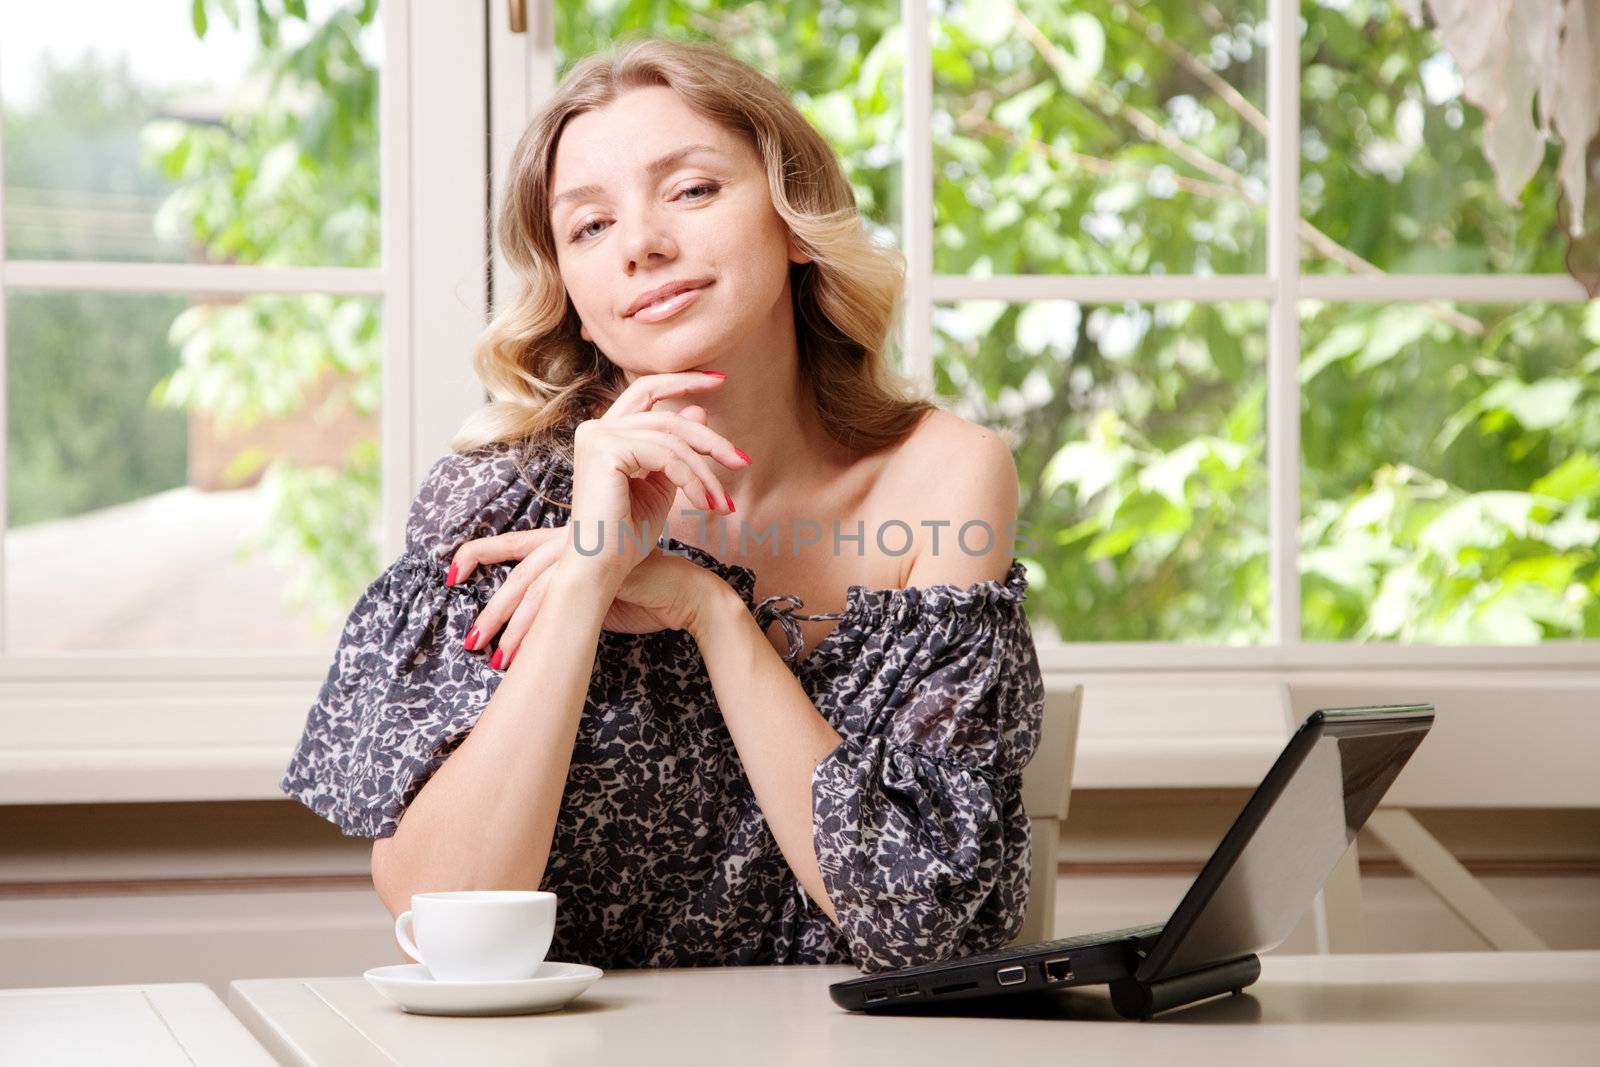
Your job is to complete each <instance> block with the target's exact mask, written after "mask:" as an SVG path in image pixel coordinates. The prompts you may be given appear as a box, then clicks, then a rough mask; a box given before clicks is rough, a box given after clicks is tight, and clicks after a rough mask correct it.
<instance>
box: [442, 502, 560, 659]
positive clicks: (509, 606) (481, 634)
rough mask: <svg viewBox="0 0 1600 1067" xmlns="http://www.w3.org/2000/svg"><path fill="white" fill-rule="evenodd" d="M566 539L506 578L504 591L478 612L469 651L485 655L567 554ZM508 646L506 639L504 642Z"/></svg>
mask: <svg viewBox="0 0 1600 1067" xmlns="http://www.w3.org/2000/svg"><path fill="white" fill-rule="evenodd" d="M564 531H565V527H559V528H557V530H556V531H555V532H557V533H563V532H564ZM566 547H567V544H566V538H565V537H552V538H549V539H547V540H545V542H544V543H543V544H541V545H539V547H537V548H535V549H534V550H533V551H532V552H530V553H529V554H528V557H527V558H526V559H524V560H523V561H522V562H521V563H519V564H517V565H516V566H515V567H513V568H511V573H510V574H508V575H506V580H505V581H504V582H502V583H501V584H500V588H499V589H496V590H495V591H494V595H493V596H491V597H490V598H489V602H488V603H487V604H485V605H484V606H483V610H482V611H480V612H478V617H477V618H476V619H473V620H472V628H471V629H469V630H468V631H467V636H468V638H470V639H471V640H470V642H469V644H468V646H467V647H468V648H469V649H470V650H471V651H473V652H481V651H482V650H484V649H486V648H488V647H489V645H490V643H491V642H493V641H494V640H495V635H496V634H498V633H500V628H501V627H502V626H504V625H505V623H506V621H507V620H508V619H510V618H511V617H512V615H513V614H514V613H515V612H516V608H517V605H518V604H519V603H520V602H521V601H522V598H523V597H524V596H525V595H526V594H527V591H528V589H529V587H530V586H532V585H533V583H534V582H535V581H537V580H538V578H539V576H540V575H542V574H543V573H544V572H545V571H547V570H549V569H550V565H551V564H552V563H554V562H555V561H556V560H557V559H558V558H559V557H560V556H561V553H562V552H563V551H565V550H566ZM501 642H502V643H503V642H504V638H503V637H502V638H501Z"/></svg>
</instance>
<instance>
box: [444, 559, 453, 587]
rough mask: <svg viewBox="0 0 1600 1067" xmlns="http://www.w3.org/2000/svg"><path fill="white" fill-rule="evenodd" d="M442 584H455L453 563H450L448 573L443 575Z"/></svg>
mask: <svg viewBox="0 0 1600 1067" xmlns="http://www.w3.org/2000/svg"><path fill="white" fill-rule="evenodd" d="M444 584H445V585H455V584H456V565H455V564H454V563H452V564H450V573H449V574H447V575H445V576H444Z"/></svg>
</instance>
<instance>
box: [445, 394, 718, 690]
mask: <svg viewBox="0 0 1600 1067" xmlns="http://www.w3.org/2000/svg"><path fill="white" fill-rule="evenodd" d="M721 381H722V379H721V378H719V377H716V376H714V375H708V374H701V373H698V372H685V373H680V374H655V375H645V376H642V377H640V378H639V379H637V380H636V381H635V382H634V383H633V384H632V385H631V386H629V387H628V388H627V389H625V390H624V391H623V392H622V393H621V394H620V395H619V396H618V397H617V399H616V401H615V402H614V403H613V404H612V405H611V407H610V409H608V410H607V412H606V414H605V415H604V416H602V417H601V418H600V419H596V420H590V422H589V423H583V424H580V430H581V429H582V426H588V425H591V423H593V424H601V423H604V424H606V425H605V427H603V429H601V430H595V431H591V432H590V433H589V434H588V435H587V439H588V441H589V442H590V445H591V446H592V447H591V451H590V452H589V455H591V456H594V457H599V458H600V461H601V462H600V463H599V464H594V463H591V464H588V465H587V467H589V468H590V469H599V470H601V471H602V472H605V471H610V472H616V471H617V470H619V469H623V467H622V466H619V461H618V459H617V457H623V458H624V459H623V463H624V464H639V463H641V460H640V458H639V454H637V453H636V452H635V449H636V448H637V449H638V450H639V451H640V452H642V453H643V454H644V455H645V456H647V457H653V458H655V459H656V460H657V461H658V462H661V463H662V464H663V468H650V467H643V473H642V474H631V475H628V476H627V477H626V478H625V479H624V481H623V482H622V485H624V486H626V487H627V505H626V507H627V511H626V515H627V517H628V520H629V521H634V520H637V521H638V522H639V524H640V527H639V528H640V529H641V536H640V538H639V540H640V541H643V542H646V543H647V545H648V550H647V551H646V553H645V554H644V555H642V556H641V555H640V553H639V552H638V547H637V545H635V546H634V547H633V549H632V550H631V551H630V552H629V553H628V554H627V555H622V556H619V555H618V549H617V536H616V535H615V531H616V530H617V529H618V528H619V525H620V524H618V523H617V522H615V521H613V522H607V523H605V524H604V525H603V529H604V530H605V533H606V543H605V544H604V545H603V546H602V551H601V552H599V553H597V554H595V555H592V556H586V555H583V554H581V553H578V552H577V551H576V550H575V549H574V547H573V544H572V529H573V527H572V525H571V524H570V523H569V524H568V525H567V526H561V527H555V528H553V529H539V530H514V531H511V532H509V533H503V534H499V535H496V536H493V537H482V538H478V539H476V540H473V541H468V542H466V543H465V544H463V545H461V546H460V547H459V548H458V549H457V550H456V553H455V557H454V558H453V560H452V562H451V571H452V573H453V574H454V575H455V577H454V578H453V580H452V581H453V582H461V581H465V580H466V579H467V578H468V577H470V576H471V574H472V572H473V571H474V570H475V569H476V568H477V566H478V564H480V563H502V562H505V561H507V560H513V559H514V560H520V561H521V562H519V563H518V564H517V565H516V566H515V567H514V568H512V570H511V573H510V574H509V575H508V576H507V577H506V580H505V582H504V583H503V584H502V585H501V586H500V588H499V589H498V590H496V591H495V594H494V596H493V597H491V598H490V600H489V603H488V604H487V605H485V606H484V609H483V611H482V612H480V613H479V615H478V618H477V619H476V620H474V623H473V626H472V629H471V630H469V631H468V633H467V640H466V646H467V648H468V649H471V650H473V651H477V650H479V649H483V648H487V647H488V645H489V643H490V642H491V641H492V640H494V635H495V634H496V633H500V631H501V627H502V626H503V627H504V633H503V634H502V635H501V637H500V640H499V642H498V645H499V647H498V648H497V650H496V652H495V656H494V658H493V659H492V660H490V663H489V665H490V666H491V667H496V668H498V667H501V666H503V665H509V664H510V662H511V656H514V655H515V654H516V649H517V647H518V646H519V645H520V644H521V643H522V638H523V636H524V635H525V634H526V633H527V632H528V629H529V627H531V626H532V625H533V619H534V616H535V615H537V614H538V611H539V605H540V603H541V602H542V601H543V599H544V593H545V590H546V589H547V588H548V586H549V576H550V574H551V573H552V570H553V568H554V567H555V566H556V565H557V564H558V563H563V564H565V566H567V567H571V568H574V569H586V573H593V574H595V575H596V576H597V577H599V578H600V579H601V580H602V581H607V582H611V583H612V584H613V585H615V587H616V590H615V593H614V597H615V599H614V600H613V602H612V605H611V608H610V610H609V611H608V612H607V614H606V618H605V620H604V623H603V625H604V626H605V627H606V629H609V630H616V631H619V632H622V633H651V632H654V631H656V630H661V629H690V628H692V623H693V622H694V613H695V612H696V611H697V610H698V608H699V606H700V604H701V603H702V600H703V595H704V594H705V592H706V589H705V585H704V580H705V579H708V578H709V579H711V580H712V581H719V579H717V578H716V576H715V575H714V574H711V573H710V572H709V571H706V570H705V569H704V568H702V567H698V566H696V565H695V564H694V563H692V562H690V561H689V560H686V559H683V558H681V557H677V556H662V555H661V553H660V552H659V551H658V550H657V549H656V545H655V541H656V539H657V538H658V537H659V535H660V534H661V533H664V532H665V531H666V516H667V514H668V511H669V509H670V508H671V506H672V502H673V500H674V499H675V498H676V496H677V493H676V490H675V489H674V488H673V486H674V485H684V484H685V483H684V482H683V481H674V480H671V479H670V471H669V470H667V469H664V468H665V467H666V465H668V464H671V465H676V470H677V474H678V476H679V477H681V478H686V479H688V481H689V482H690V483H691V484H696V485H704V486H708V487H710V488H707V489H705V490H703V492H704V493H706V494H720V495H721V497H722V498H723V499H724V500H725V501H726V498H727V494H726V492H725V491H724V490H723V489H722V485H721V482H719V481H718V480H717V479H716V477H715V475H714V473H713V472H712V471H711V469H710V465H709V464H707V463H706V462H705V460H704V459H703V458H701V454H700V453H699V452H698V450H693V449H690V448H689V447H688V444H687V442H688V441H689V440H690V439H691V438H692V439H693V440H694V441H696V442H699V443H701V444H704V445H705V446H706V447H709V448H711V449H712V450H714V451H716V452H718V453H720V454H721V455H723V456H727V455H728V453H729V452H730V451H731V452H732V454H733V455H734V456H737V457H738V461H739V462H740V463H741V464H742V463H745V462H748V460H747V459H746V458H745V456H744V454H743V453H742V452H739V450H738V449H735V448H733V446H732V445H730V444H728V442H727V441H726V440H725V439H724V438H722V437H721V436H720V435H718V434H716V433H714V432H713V431H711V430H709V429H706V426H705V421H706V413H705V409H704V408H702V407H700V406H699V405H693V404H691V405H689V406H687V407H685V408H683V409H682V410H681V411H679V412H677V413H676V414H672V413H669V412H667V411H665V410H663V411H652V410H650V407H651V405H654V404H655V403H656V402H657V401H661V400H665V399H668V398H671V397H675V396H682V395H684V394H685V393H687V392H690V391H692V390H694V389H700V388H715V387H716V385H718V384H720V383H721ZM641 405H642V406H641ZM635 416H638V417H635ZM657 426H659V427H662V428H661V429H651V427H657ZM613 427H615V428H614V429H613ZM641 431H643V432H641ZM674 434H676V435H677V436H676V437H674V436H673V435H674ZM707 435H709V436H707ZM685 452H687V453H688V454H687V455H685V454H684V453H685ZM578 461H579V463H582V453H580V455H579V457H578ZM722 462H723V463H724V465H725V466H733V465H734V464H733V463H732V462H728V461H727V460H726V459H724V460H722ZM663 474H668V475H669V477H668V478H663ZM636 480H637V483H638V484H636ZM594 481H595V482H597V483H599V484H600V490H599V492H600V495H599V497H598V499H599V501H600V503H599V504H598V506H597V507H598V513H599V514H605V513H606V509H607V508H608V507H614V506H615V497H614V495H613V494H614V492H615V490H616V488H617V486H616V485H615V484H612V483H611V479H608V478H607V477H606V476H605V474H604V473H602V475H601V476H599V477H597V478H595V479H594ZM578 483H579V475H578V474H577V471H576V467H575V468H574V476H573V515H574V516H577V515H578V510H577V509H578V497H579V495H580V493H579V490H578ZM685 491H686V492H687V493H688V495H689V496H690V497H691V499H694V498H695V496H696V493H695V491H691V490H690V489H689V488H688V485H685ZM636 498H637V499H638V501H639V502H638V503H637V504H636V503H635V499H636ZM594 499H595V498H594V497H593V496H591V497H590V500H591V502H592V501H593V500H594ZM707 502H708V503H709V504H712V505H715V500H714V499H713V497H712V496H711V495H708V496H707ZM657 508H659V511H658V510H657ZM712 510H716V508H715V506H713V507H712ZM595 513H596V511H594V510H591V511H590V514H595ZM647 522H648V523H649V524H650V525H649V526H648V527H645V525H644V524H645V523H647ZM601 528H602V526H601V524H599V523H598V522H597V523H596V524H595V525H594V526H589V525H587V524H586V525H585V526H583V527H581V529H582V530H583V531H584V533H583V542H584V546H585V549H588V548H589V547H590V546H591V545H592V544H593V543H594V541H595V530H597V529H601ZM645 535H648V537H646V536H645ZM607 557H609V559H608V558H607ZM591 567H592V568H593V569H592V570H587V568H591ZM637 571H645V573H642V574H639V575H638V576H637V578H635V577H634V572H637ZM508 649H509V650H510V654H509V655H507V656H505V658H504V659H505V662H504V664H502V663H501V662H500V661H501V658H502V657H501V653H502V652H503V651H505V650H508Z"/></svg>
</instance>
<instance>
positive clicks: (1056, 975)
mask: <svg viewBox="0 0 1600 1067" xmlns="http://www.w3.org/2000/svg"><path fill="white" fill-rule="evenodd" d="M1044 980H1045V981H1046V982H1070V981H1072V957H1071V956H1062V957H1061V958H1060V959H1055V960H1046V961H1045V963H1044Z"/></svg>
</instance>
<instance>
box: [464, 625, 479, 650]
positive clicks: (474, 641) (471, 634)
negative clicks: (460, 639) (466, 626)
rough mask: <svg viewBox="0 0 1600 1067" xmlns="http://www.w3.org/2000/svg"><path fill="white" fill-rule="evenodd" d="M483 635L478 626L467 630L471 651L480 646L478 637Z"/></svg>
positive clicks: (468, 648) (468, 644) (468, 647)
mask: <svg viewBox="0 0 1600 1067" xmlns="http://www.w3.org/2000/svg"><path fill="white" fill-rule="evenodd" d="M481 636H482V635H481V634H479V633H478V628H477V627H476V626H474V627H473V628H472V629H470V630H468V631H467V642H466V643H467V651H469V652H470V651H472V650H474V649H476V648H477V647H478V638H479V637H481Z"/></svg>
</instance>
